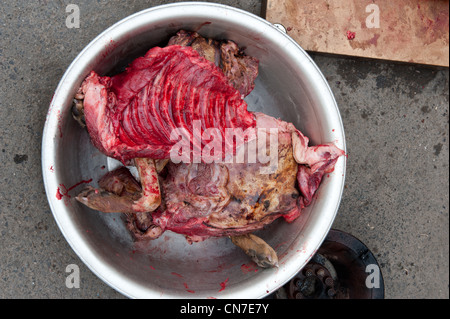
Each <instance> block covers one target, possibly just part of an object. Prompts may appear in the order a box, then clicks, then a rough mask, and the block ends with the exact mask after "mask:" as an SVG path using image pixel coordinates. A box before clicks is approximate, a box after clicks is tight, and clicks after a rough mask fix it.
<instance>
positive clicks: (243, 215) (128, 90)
mask: <svg viewBox="0 0 450 319" xmlns="http://www.w3.org/2000/svg"><path fill="white" fill-rule="evenodd" d="M257 73H258V71H257V60H256V59H254V58H251V57H247V56H245V55H244V54H243V52H242V51H241V50H240V49H239V48H238V47H237V45H236V44H234V43H233V42H231V41H220V42H219V41H215V40H211V39H205V38H203V37H201V36H200V35H198V34H197V33H193V32H185V31H180V32H179V33H178V34H177V35H176V36H175V37H173V38H172V39H171V40H170V41H169V45H168V46H167V47H165V48H159V47H157V48H153V49H151V50H150V51H148V53H147V54H146V55H145V56H143V57H141V58H138V59H136V60H135V61H134V62H132V64H131V65H130V66H129V67H128V68H127V70H126V71H125V72H123V73H121V74H118V75H116V76H113V77H102V76H99V75H98V74H96V73H95V72H92V73H91V74H90V75H89V76H88V77H87V78H86V80H85V81H84V82H83V84H82V86H81V88H80V90H79V92H78V96H81V97H82V99H83V101H82V102H83V103H82V107H80V103H78V107H77V110H78V111H80V110H81V111H82V114H84V121H85V123H86V126H87V129H88V132H89V134H90V137H91V140H92V142H93V144H94V145H95V146H96V147H97V148H98V149H99V150H100V151H102V152H103V153H104V154H105V155H107V156H110V157H113V158H116V159H118V160H120V161H122V162H123V163H124V164H126V165H130V164H134V165H136V167H137V168H138V172H139V177H140V181H136V180H135V179H134V177H133V176H132V175H131V174H130V173H129V172H128V170H127V169H126V168H120V169H119V170H116V171H113V172H110V173H108V174H107V175H105V176H104V177H103V178H102V179H101V180H100V181H99V186H100V189H94V188H92V187H88V188H86V189H85V190H84V191H83V192H82V193H80V194H79V195H78V196H77V199H78V200H79V201H80V202H82V203H84V204H85V205H87V206H89V207H91V208H93V209H96V210H99V211H102V212H123V213H126V214H127V216H128V227H129V229H130V231H131V232H132V233H133V234H134V235H135V237H136V238H137V239H142V238H147V239H154V238H158V237H159V236H160V235H161V234H162V233H163V232H164V231H166V230H171V231H173V232H176V233H179V234H183V235H185V236H186V238H187V239H188V240H189V241H190V242H195V241H201V240H204V239H206V238H209V237H219V236H232V238H233V242H234V243H236V244H237V245H240V247H241V248H243V249H244V250H245V251H249V249H248V248H249V247H248V246H246V245H256V246H257V245H259V243H258V241H257V240H255V239H254V237H249V235H248V234H249V233H252V232H254V231H255V230H258V229H261V228H263V227H264V226H265V225H268V224H270V223H272V222H273V221H274V220H275V219H277V218H279V217H283V218H284V219H285V220H286V221H288V222H292V221H293V220H295V219H296V218H297V217H298V216H299V214H300V213H301V210H302V209H303V208H304V207H305V206H307V205H309V204H310V202H311V200H312V197H313V195H314V193H315V192H316V190H317V188H318V187H319V184H320V182H321V180H322V177H323V175H324V174H326V173H329V172H331V171H333V169H334V165H335V163H336V161H337V160H338V158H339V157H340V156H341V155H343V154H344V152H343V151H342V150H340V149H338V148H337V147H336V146H335V145H334V144H332V143H329V144H326V145H319V146H309V145H308V144H309V140H308V138H307V137H305V136H304V135H303V134H302V133H301V132H300V131H298V130H297V129H296V128H295V127H294V126H293V125H292V124H290V123H287V122H284V121H281V120H279V119H275V118H272V117H270V116H267V115H265V114H262V113H252V112H249V111H248V110H247V104H246V102H245V101H244V100H243V97H244V96H245V95H247V94H248V93H250V92H251V90H252V89H253V87H254V82H253V81H254V79H255V78H256V75H257ZM174 132H176V134H174ZM211 132H213V133H214V134H212V135H211ZM230 132H232V133H233V134H234V135H231V136H232V138H231V139H230V135H229V134H228V133H230ZM236 132H237V133H236ZM206 133H209V135H208V134H207V138H206V139H204V137H205V134H206ZM208 137H209V139H208ZM182 141H184V144H183V147H182V148H180V147H178V146H179V144H180V143H181V142H182ZM272 142H274V143H272ZM211 144H213V145H214V147H212V148H211ZM177 147H178V148H177ZM186 148H187V149H188V151H187V152H185V151H186ZM258 152H259V154H258V156H256V155H255V154H256V153H258ZM261 152H262V154H261ZM206 155H207V156H206ZM256 157H258V158H256ZM261 158H263V159H265V160H264V161H261ZM174 159H176V160H174ZM256 246H255V247H256ZM250 248H251V247H250ZM266 248H267V246H266ZM254 250H255V249H253V252H252V253H253V255H255V252H254ZM256 250H258V249H256ZM263 250H264V249H263ZM263 250H258V251H263ZM269 250H270V251H271V252H270V253H261V254H262V255H264V256H262V257H261V256H257V257H256V258H254V259H256V260H258V263H259V264H260V265H267V264H271V265H273V264H274V262H273V260H272V261H269V262H267V258H269V259H273V258H272V257H268V256H271V255H272V254H273V250H271V249H269ZM250 251H252V249H250ZM256 255H258V253H256ZM275 256H276V255H275ZM253 257H254V256H253ZM264 258H266V259H265V260H264Z"/></svg>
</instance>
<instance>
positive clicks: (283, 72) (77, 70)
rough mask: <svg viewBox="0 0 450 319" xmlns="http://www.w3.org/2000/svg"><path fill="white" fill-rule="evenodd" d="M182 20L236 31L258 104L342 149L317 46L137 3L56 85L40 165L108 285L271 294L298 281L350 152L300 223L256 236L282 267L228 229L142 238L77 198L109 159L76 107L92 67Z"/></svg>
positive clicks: (78, 247)
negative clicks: (252, 252) (253, 69)
mask: <svg viewBox="0 0 450 319" xmlns="http://www.w3.org/2000/svg"><path fill="white" fill-rule="evenodd" d="M180 29H186V30H196V31H198V32H200V33H201V34H202V35H203V36H206V37H214V38H219V39H231V40H234V41H235V42H237V43H238V44H239V45H240V46H241V47H245V48H246V53H247V54H248V55H252V56H255V57H257V58H258V59H259V60H260V74H259V77H258V78H257V80H256V88H255V90H254V91H253V92H252V93H251V94H250V95H249V96H248V97H247V98H246V101H247V102H248V105H249V109H250V110H252V111H260V112H264V113H266V114H269V115H272V116H276V117H280V118H281V119H283V120H286V121H289V122H292V123H294V124H295V125H296V127H297V128H299V129H300V130H301V131H303V132H304V134H305V135H307V136H308V137H309V138H310V140H311V143H312V144H320V143H324V142H335V143H336V145H337V146H338V147H340V148H342V149H345V137H344V129H343V125H342V121H341V117H340V114H339V110H338V107H337V105H336V101H335V99H334V97H333V94H332V92H331V90H330V88H329V86H328V84H327V82H326V80H325V79H324V77H323V75H322V74H321V72H320V70H319V69H318V68H317V66H316V65H315V63H314V62H313V60H312V59H311V58H310V57H309V56H308V54H307V53H306V52H305V51H304V50H303V49H302V48H301V47H300V46H299V45H298V44H297V43H296V42H294V41H293V40H292V39H291V38H290V37H289V36H287V35H286V34H285V33H283V32H282V31H280V29H278V28H277V27H275V26H274V25H272V24H271V23H269V22H267V21H266V20H264V19H261V18H259V17H257V16H255V15H253V14H250V13H248V12H245V11H242V10H239V9H236V8H232V7H229V6H225V5H219V4H212V3H205V2H189V3H176V4H168V5H163V6H159V7H154V8H150V9H148V10H144V11H141V12H138V13H136V14H134V15H132V16H130V17H128V18H125V19H123V20H122V21H120V22H118V23H116V24H115V25H113V26H112V27H110V28H109V29H107V30H106V31H104V32H103V33H102V34H100V35H99V36H98V37H97V38H95V39H94V40H93V41H92V42H91V43H90V44H89V45H88V46H87V47H86V48H85V49H84V50H83V51H82V52H81V53H80V54H79V55H78V57H77V58H76V59H75V60H74V61H73V63H72V64H71V65H70V66H69V68H68V70H67V71H66V73H65V74H64V76H63V78H62V79H61V82H60V83H59V85H58V87H57V89H56V91H55V94H54V97H53V100H52V102H51V104H50V108H49V111H48V114H47V120H46V123H45V129H44V133H43V141H42V169H43V177H44V183H45V189H46V192H47V197H48V201H49V204H50V207H51V210H52V212H53V215H54V217H55V219H56V222H57V224H58V226H59V228H60V229H61V231H62V233H63V234H64V236H65V238H66V239H67V241H68V242H69V244H70V246H71V247H72V248H73V250H74V251H75V252H76V253H77V254H78V256H79V257H80V259H81V260H82V261H83V262H84V263H85V264H86V265H87V266H88V267H89V268H90V269H91V270H92V271H93V272H94V273H95V274H96V275H97V276H98V277H99V278H101V279H102V280H103V281H104V282H106V283H107V284H108V285H110V286H111V287H113V288H114V289H116V290H117V291H119V292H120V293H122V294H123V295H125V296H127V297H130V298H209V297H213V298H263V297H265V296H267V295H269V294H270V293H272V292H274V291H275V290H277V289H278V288H279V287H281V286H282V285H283V284H285V283H286V282H287V281H289V279H291V278H292V277H293V276H294V275H295V274H296V273H297V272H299V271H300V270H301V268H302V267H303V266H304V265H305V264H307V262H308V261H309V260H310V258H311V257H312V256H313V255H314V254H315V252H316V251H317V249H318V248H319V247H320V245H321V243H322V241H323V240H324V238H325V237H326V235H327V233H328V231H329V230H330V228H331V225H332V223H333V220H334V218H335V216H336V213H337V211H338V207H339V203H340V200H341V196H342V191H343V186H344V179H345V162H346V159H345V157H341V158H340V159H339V160H338V162H337V164H336V167H335V171H334V172H333V173H331V174H329V175H328V176H326V177H325V179H324V180H323V182H322V185H321V186H320V188H319V190H318V193H317V196H316V198H315V200H314V201H313V203H312V204H311V206H309V207H308V208H307V209H305V210H304V211H303V213H302V215H301V216H300V217H299V218H298V219H297V220H296V221H295V222H293V223H291V224H288V223H286V222H284V221H283V220H281V219H280V220H277V221H275V222H274V223H273V224H271V225H270V226H269V227H267V228H266V229H264V230H262V231H258V233H257V234H258V235H259V236H260V237H262V238H263V239H265V240H266V241H267V242H268V243H269V244H270V245H271V246H272V247H274V248H275V250H276V252H277V254H278V256H279V259H280V263H279V267H278V268H273V269H266V270H263V269H259V268H257V266H256V265H254V264H253V263H252V262H251V261H250V260H249V259H248V257H247V256H246V255H245V254H244V253H243V252H242V251H241V250H240V249H239V248H237V247H235V246H234V245H233V244H232V243H231V241H230V240H229V239H228V238H226V237H225V238H211V239H208V240H206V241H204V242H201V243H195V244H192V245H189V244H188V243H187V242H186V240H185V239H184V237H183V236H181V235H178V234H174V233H171V232H166V233H164V234H163V235H162V236H161V237H160V238H159V239H157V240H154V241H150V242H147V243H145V244H138V243H135V242H134V241H133V238H132V237H131V235H130V234H129V232H128V231H127V229H126V228H125V225H124V221H123V218H122V216H121V214H104V213H99V212H96V211H92V210H90V209H88V208H87V207H85V206H83V205H81V204H79V203H78V202H77V201H76V200H75V199H74V197H75V195H76V194H77V193H78V192H80V191H81V189H82V188H83V185H85V184H87V183H89V184H90V185H92V186H96V181H97V180H98V178H99V177H100V176H102V175H103V174H104V173H106V171H107V170H108V169H111V168H112V165H113V164H111V163H112V161H109V160H108V158H107V157H105V156H104V155H103V154H101V153H100V152H99V151H98V150H97V149H95V148H94V146H93V145H92V144H91V142H90V140H89V136H88V134H87V132H86V130H84V129H82V128H81V127H80V126H79V125H78V123H77V122H76V121H75V120H73V118H72V116H71V112H70V109H71V105H72V99H73V96H74V94H75V92H76V90H77V88H78V87H79V86H80V84H81V82H82V81H83V79H84V78H85V77H86V75H87V74H88V73H89V72H90V71H91V70H95V71H96V72H97V73H99V74H101V75H108V74H113V73H114V72H117V71H119V70H121V69H123V68H124V67H125V66H126V65H127V64H128V63H129V62H131V61H132V60H133V59H134V58H136V57H138V56H140V55H143V54H144V53H145V52H146V51H147V50H149V49H150V48H151V47H154V46H156V45H165V44H166V43H167V40H168V39H169V37H170V36H171V35H173V34H175V33H176V32H177V31H178V30H180Z"/></svg>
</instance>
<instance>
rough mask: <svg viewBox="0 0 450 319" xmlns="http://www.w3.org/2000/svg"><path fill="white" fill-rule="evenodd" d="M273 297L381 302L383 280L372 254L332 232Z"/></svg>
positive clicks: (354, 240)
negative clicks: (375, 300)
mask: <svg viewBox="0 0 450 319" xmlns="http://www.w3.org/2000/svg"><path fill="white" fill-rule="evenodd" d="M283 289H284V290H285V291H284V293H279V292H277V296H276V297H275V298H280V296H283V295H284V296H285V297H286V298H288V299H383V298H384V281H383V276H382V274H381V270H380V267H379V265H378V263H377V261H376V259H375V257H374V255H373V254H372V252H371V251H370V250H369V249H368V248H367V247H366V246H365V245H364V244H363V243H362V242H361V241H359V240H358V239H357V238H355V237H353V236H352V235H349V234H347V233H345V232H342V231H339V230H334V229H332V230H331V231H330V232H329V234H328V236H327V238H326V239H325V241H324V242H323V244H322V246H321V247H320V248H319V250H318V251H317V253H316V254H315V255H314V257H313V258H312V259H311V261H310V262H309V263H308V264H307V265H306V266H305V267H304V268H303V269H302V271H300V272H299V273H298V274H297V275H296V276H295V277H294V278H293V279H292V280H291V281H290V282H289V283H287V284H286V285H285V286H284V287H283Z"/></svg>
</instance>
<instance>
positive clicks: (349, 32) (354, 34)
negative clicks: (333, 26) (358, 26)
mask: <svg viewBox="0 0 450 319" xmlns="http://www.w3.org/2000/svg"><path fill="white" fill-rule="evenodd" d="M355 37H356V32H352V31H350V30H349V31H347V39H349V40H353V39H354V38H355Z"/></svg>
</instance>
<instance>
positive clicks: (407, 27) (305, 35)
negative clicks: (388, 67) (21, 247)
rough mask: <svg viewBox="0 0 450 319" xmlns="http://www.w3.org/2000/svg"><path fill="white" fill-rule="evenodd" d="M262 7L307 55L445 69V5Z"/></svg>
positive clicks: (397, 1) (314, 1)
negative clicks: (346, 57) (361, 58)
mask: <svg viewBox="0 0 450 319" xmlns="http://www.w3.org/2000/svg"><path fill="white" fill-rule="evenodd" d="M263 2H264V3H263V16H264V17H265V18H266V19H267V20H268V21H270V22H271V23H280V24H282V25H283V26H284V27H285V28H286V29H287V32H288V34H289V35H290V36H291V37H292V38H293V39H294V40H296V41H297V42H298V43H299V44H300V45H301V46H302V47H303V48H304V49H305V50H308V51H315V52H324V53H332V54H343V55H351V56H359V57H367V58H378V59H386V60H394V61H403V62H413V63H420V64H430V65H438V66H445V67H448V66H449V1H448V0H427V1H426V0H265V1H263ZM377 17H378V18H379V19H378V20H377ZM377 22H378V23H377ZM352 38H353V39H352Z"/></svg>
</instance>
